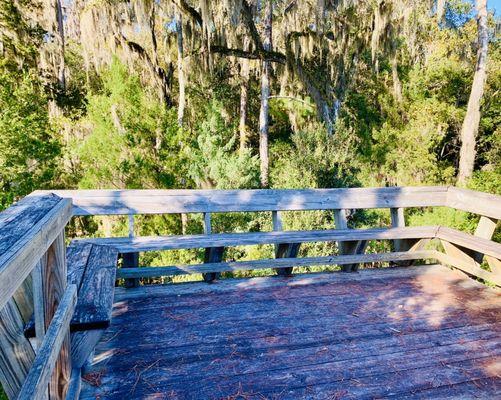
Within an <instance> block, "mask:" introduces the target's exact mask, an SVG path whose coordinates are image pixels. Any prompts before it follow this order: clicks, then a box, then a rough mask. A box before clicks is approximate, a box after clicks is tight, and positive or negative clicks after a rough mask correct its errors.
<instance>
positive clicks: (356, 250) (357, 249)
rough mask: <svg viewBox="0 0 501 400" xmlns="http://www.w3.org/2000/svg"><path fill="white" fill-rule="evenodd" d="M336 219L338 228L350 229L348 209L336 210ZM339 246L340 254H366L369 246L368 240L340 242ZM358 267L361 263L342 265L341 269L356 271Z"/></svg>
mask: <svg viewBox="0 0 501 400" xmlns="http://www.w3.org/2000/svg"><path fill="white" fill-rule="evenodd" d="M334 219H335V223H336V229H348V219H347V216H346V210H344V209H342V210H334ZM338 246H339V254H340V255H350V254H364V253H365V249H366V248H367V240H356V241H345V242H338ZM358 267H359V264H347V265H342V266H341V271H343V272H355V271H358Z"/></svg>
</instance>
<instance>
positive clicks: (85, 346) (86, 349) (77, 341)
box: [71, 302, 104, 369]
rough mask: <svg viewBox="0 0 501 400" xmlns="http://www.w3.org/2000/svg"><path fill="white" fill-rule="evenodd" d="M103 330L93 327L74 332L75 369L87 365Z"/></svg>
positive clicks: (72, 354)
mask: <svg viewBox="0 0 501 400" xmlns="http://www.w3.org/2000/svg"><path fill="white" fill-rule="evenodd" d="M77 307H78V302H77ZM103 332H104V330H103V329H91V330H86V331H78V332H73V333H72V334H71V363H72V366H73V369H75V368H78V369H79V368H82V367H84V366H85V364H86V363H87V362H88V360H89V357H90V356H91V354H92V353H93V351H94V348H95V347H96V344H97V343H98V342H99V339H101V337H102V336H103Z"/></svg>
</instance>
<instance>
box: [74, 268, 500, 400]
mask: <svg viewBox="0 0 501 400" xmlns="http://www.w3.org/2000/svg"><path fill="white" fill-rule="evenodd" d="M500 376H501V298H500V291H499V290H498V289H490V288H487V287H485V286H483V285H481V284H479V283H478V282H475V281H474V280H472V279H470V278H467V277H466V276H465V275H464V274H463V273H461V272H458V271H453V270H450V269H449V268H446V267H443V266H417V267H408V268H396V269H375V270H362V271H360V272H358V273H351V274H347V273H332V274H309V275H295V276H294V277H292V278H284V277H276V276H275V277H269V278H254V279H243V280H226V281H220V282H217V283H214V284H210V285H208V284H206V283H187V284H178V285H166V286H149V287H138V288H131V289H122V288H117V290H116V293H115V302H114V310H113V319H112V323H111V326H110V327H109V328H108V329H107V330H106V332H105V334H104V336H103V338H102V339H101V341H100V343H99V344H98V345H97V348H96V351H95V356H94V358H93V365H92V366H91V367H90V369H89V370H88V371H86V372H85V373H84V375H83V388H82V392H81V395H80V398H81V399H235V400H236V399H242V400H243V399H256V400H257V399H345V398H346V399H348V398H357V399H362V398H363V399H365V398H366V399H376V398H398V399H401V398H406V399H407V398H409V399H410V398H412V399H429V398H433V399H442V398H450V399H457V398H462V399H463V398H472V399H473V398H486V399H494V398H500V396H501V378H500Z"/></svg>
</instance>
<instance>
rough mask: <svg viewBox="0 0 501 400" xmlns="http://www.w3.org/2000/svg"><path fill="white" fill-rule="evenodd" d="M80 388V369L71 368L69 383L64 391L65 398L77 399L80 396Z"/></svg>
mask: <svg viewBox="0 0 501 400" xmlns="http://www.w3.org/2000/svg"><path fill="white" fill-rule="evenodd" d="M81 389H82V377H81V370H80V369H79V368H73V370H72V371H71V379H70V384H69V386H68V392H67V393H66V400H78V399H79V398H80V390H81Z"/></svg>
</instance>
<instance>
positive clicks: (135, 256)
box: [122, 252, 139, 288]
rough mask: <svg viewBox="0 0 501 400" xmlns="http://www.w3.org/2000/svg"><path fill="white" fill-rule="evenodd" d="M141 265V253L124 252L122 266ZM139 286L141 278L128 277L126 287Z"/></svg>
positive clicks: (135, 266) (133, 266)
mask: <svg viewBox="0 0 501 400" xmlns="http://www.w3.org/2000/svg"><path fill="white" fill-rule="evenodd" d="M137 267H139V253H138V252H136V253H124V254H122V268H137ZM138 286H139V279H126V280H125V287H128V288H132V287H138Z"/></svg>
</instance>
